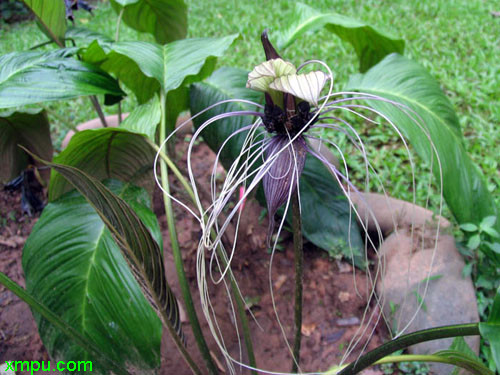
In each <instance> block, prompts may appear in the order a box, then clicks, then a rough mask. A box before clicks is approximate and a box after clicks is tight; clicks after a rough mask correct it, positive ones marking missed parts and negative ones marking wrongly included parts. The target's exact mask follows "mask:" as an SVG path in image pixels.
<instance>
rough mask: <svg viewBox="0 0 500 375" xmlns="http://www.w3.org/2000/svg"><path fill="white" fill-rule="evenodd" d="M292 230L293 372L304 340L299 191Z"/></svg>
mask: <svg viewBox="0 0 500 375" xmlns="http://www.w3.org/2000/svg"><path fill="white" fill-rule="evenodd" d="M292 215H293V218H292V231H293V249H294V255H295V309H294V312H295V339H294V344H293V363H292V372H293V373H296V372H297V371H298V369H299V362H300V342H301V340H302V281H303V268H304V267H303V262H304V251H303V240H302V218H301V216H300V204H299V191H298V189H295V192H294V193H293V194H292Z"/></svg>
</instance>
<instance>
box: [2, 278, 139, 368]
mask: <svg viewBox="0 0 500 375" xmlns="http://www.w3.org/2000/svg"><path fill="white" fill-rule="evenodd" d="M0 284H2V285H4V286H5V287H6V288H7V289H9V290H10V291H11V292H12V293H14V294H15V295H16V296H18V297H19V298H20V299H21V300H23V301H24V302H26V303H27V304H28V305H29V306H30V307H31V309H32V311H34V312H36V313H37V314H39V315H40V316H42V317H43V318H45V319H46V320H47V321H49V322H50V323H51V324H52V325H54V326H55V327H56V328H58V329H59V330H60V331H61V332H64V333H65V334H66V336H67V337H68V338H69V339H71V340H73V342H74V343H76V344H78V345H80V347H82V348H85V350H87V352H89V353H91V354H92V355H93V356H94V358H96V359H98V361H99V363H100V364H101V365H102V366H103V367H104V368H109V369H112V370H113V371H115V372H116V373H117V374H120V375H129V372H128V371H127V370H125V369H124V368H123V367H121V366H119V365H118V364H117V363H115V362H113V361H111V360H110V358H109V357H107V356H106V355H104V354H103V353H102V352H101V350H100V349H99V348H98V347H97V346H96V345H95V344H94V343H93V342H92V341H90V340H89V339H88V338H87V337H85V336H84V335H82V334H81V333H80V332H78V331H77V330H76V329H75V328H73V327H72V326H70V325H69V324H68V323H66V322H65V321H64V320H62V319H61V318H60V317H59V316H57V315H56V314H54V313H53V312H52V311H51V310H50V309H48V308H47V306H45V305H43V304H42V303H40V302H39V301H38V300H37V299H36V298H33V296H32V295H31V294H29V293H28V292H26V290H24V289H23V288H22V287H21V286H20V285H19V284H17V283H16V282H15V281H14V280H12V279H10V278H9V277H8V276H7V275H6V274H4V273H3V272H0Z"/></svg>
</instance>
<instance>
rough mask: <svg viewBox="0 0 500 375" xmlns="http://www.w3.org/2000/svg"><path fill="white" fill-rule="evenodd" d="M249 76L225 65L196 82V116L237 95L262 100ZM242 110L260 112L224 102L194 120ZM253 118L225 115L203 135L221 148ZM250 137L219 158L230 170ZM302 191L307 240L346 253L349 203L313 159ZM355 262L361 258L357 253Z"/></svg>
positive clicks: (355, 241)
mask: <svg viewBox="0 0 500 375" xmlns="http://www.w3.org/2000/svg"><path fill="white" fill-rule="evenodd" d="M247 74H248V73H247V72H246V71H244V70H241V69H235V68H221V69H219V70H217V71H216V72H214V73H213V74H212V76H210V77H209V78H208V79H206V80H205V81H203V82H199V83H195V84H193V85H192V86H191V89H190V103H191V104H190V105H191V114H193V115H194V114H196V113H198V112H200V111H201V110H203V109H205V108H207V107H208V106H209V105H211V104H214V103H216V102H218V101H221V100H225V99H236V98H237V99H246V100H251V101H253V102H260V101H261V100H262V95H261V94H259V93H258V92H256V91H253V90H249V89H246V88H245V84H246V80H247ZM242 110H255V107H253V106H250V105H248V104H244V103H227V104H223V105H220V106H217V107H215V108H213V109H211V110H209V111H207V112H206V113H204V114H202V115H200V116H199V117H198V118H196V119H195V120H194V124H195V126H196V127H199V126H200V125H201V124H202V123H203V122H204V121H206V120H208V119H209V118H211V117H213V116H215V115H217V114H220V113H227V112H232V111H242ZM253 121H254V119H253V118H252V117H250V116H246V117H234V118H228V119H223V120H220V121H218V122H217V123H215V124H213V125H211V126H209V127H208V128H207V129H206V130H205V131H203V132H202V136H203V139H204V140H205V141H206V142H207V144H208V145H209V146H210V148H211V149H212V150H214V151H218V150H219V149H220V147H221V145H222V143H223V142H224V141H225V140H226V139H227V138H228V137H229V136H230V135H231V134H232V133H234V132H235V131H236V130H238V129H240V128H242V127H243V126H245V125H250V124H252V122H253ZM245 136H246V132H242V133H240V134H238V135H236V136H234V137H232V138H231V140H229V141H228V143H227V144H226V146H225V147H224V149H222V152H221V154H220V161H221V163H222V165H223V166H224V167H225V168H226V169H227V168H229V167H230V166H231V164H232V163H233V161H234V160H235V159H236V158H237V157H238V155H239V154H240V150H241V148H242V146H243V142H244V139H245ZM316 187H317V189H316ZM300 189H301V190H300V192H301V199H302V202H305V203H302V204H303V207H307V209H304V210H303V213H302V215H303V217H302V223H303V231H304V235H305V236H306V238H307V239H308V240H310V241H311V242H313V243H314V244H315V245H317V246H318V247H321V248H323V249H325V250H327V251H329V252H332V253H338V252H339V251H343V252H344V253H347V251H348V246H347V244H348V243H349V239H348V232H347V230H346V228H348V226H349V218H348V216H349V215H348V212H349V205H348V202H347V200H346V199H345V197H344V196H342V194H341V192H340V189H339V187H338V184H337V182H336V181H335V180H334V179H333V177H332V176H331V174H330V173H329V172H328V171H327V170H326V169H325V167H323V165H321V163H320V162H318V161H317V160H315V159H314V158H310V157H308V158H307V161H306V164H305V167H304V171H303V172H302V177H301V180H300ZM326 197H328V198H329V199H326ZM331 197H338V199H330V198H331ZM325 201H328V203H325ZM261 203H263V202H261ZM325 204H326V205H325ZM352 223H353V224H354V225H353V226H352V227H351V238H350V241H351V244H352V247H353V248H354V249H355V251H356V249H359V246H360V244H361V237H360V234H359V230H358V227H357V226H356V224H355V223H354V221H353V222H352ZM356 260H358V258H357V257H356ZM358 264H359V262H358Z"/></svg>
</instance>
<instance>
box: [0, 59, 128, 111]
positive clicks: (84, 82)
mask: <svg viewBox="0 0 500 375" xmlns="http://www.w3.org/2000/svg"><path fill="white" fill-rule="evenodd" d="M73 51H74V49H61V50H57V51H51V52H33V51H30V52H13V53H8V54H6V55H3V56H1V57H0V108H8V107H16V106H21V105H25V104H33V103H40V102H45V101H50V100H61V99H72V98H76V97H78V96H84V95H97V94H111V95H115V96H121V95H125V94H124V93H123V91H122V90H121V89H120V87H119V86H118V83H117V82H116V80H114V79H113V78H112V77H111V76H109V75H108V74H107V73H106V72H104V71H103V70H101V69H99V68H97V67H95V66H93V65H90V64H87V63H84V62H81V61H77V60H75V59H73V58H68V57H67V56H68V55H69V54H70V53H72V52H73Z"/></svg>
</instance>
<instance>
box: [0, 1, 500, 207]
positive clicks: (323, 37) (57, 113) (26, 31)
mask: <svg viewBox="0 0 500 375" xmlns="http://www.w3.org/2000/svg"><path fill="white" fill-rule="evenodd" d="M187 2H188V5H189V37H202V36H223V35H227V34H230V33H235V32H237V33H240V35H241V39H240V40H239V41H238V42H237V43H236V45H235V46H234V48H233V50H232V51H231V53H228V54H226V56H224V57H222V58H221V59H219V66H223V65H229V66H238V67H242V68H245V69H248V70H250V69H252V67H253V66H255V65H256V64H258V63H259V62H261V61H262V59H263V53H262V47H261V45H260V39H259V35H260V33H261V31H262V30H263V29H264V28H266V27H267V28H269V29H270V31H271V38H272V31H273V30H277V29H278V28H279V27H280V25H287V19H288V17H290V15H291V13H292V10H293V2H290V1H285V0H278V1H272V2H271V1H251V0H238V1H236V0H232V1H230V0H211V1H207V0H203V1H194V0H188V1H187ZM304 2H305V3H307V4H308V5H310V6H313V7H315V8H316V9H318V10H320V11H325V12H326V11H335V12H337V13H340V14H344V15H347V16H351V17H354V18H357V19H360V20H362V21H364V22H367V23H369V24H371V25H373V26H376V27H378V28H379V29H382V30H386V31H388V32H390V33H392V34H394V35H398V36H400V37H402V38H403V39H405V41H406V42H407V44H406V52H405V53H406V55H407V56H409V57H411V58H413V59H415V60H417V61H418V62H419V63H421V64H422V65H424V66H425V67H426V68H427V69H428V70H429V71H430V72H431V74H432V75H433V76H434V77H436V79H438V81H439V82H440V83H441V85H442V88H443V90H444V91H445V93H446V94H447V95H448V97H449V98H450V100H451V101H452V102H453V104H454V106H455V109H456V111H457V113H458V116H459V118H460V123H461V126H462V130H463V133H464V136H465V140H466V146H467V149H468V151H469V153H470V155H471V157H472V159H473V160H474V161H475V162H476V163H477V164H478V165H479V166H480V168H481V169H482V170H483V171H484V173H485V175H486V178H487V181H488V186H489V189H490V191H492V192H498V189H499V187H500V175H499V166H498V161H497V153H498V151H497V148H498V145H499V144H500V127H498V124H499V123H500V48H499V35H500V18H495V17H493V16H492V14H491V12H492V11H494V10H498V9H495V8H494V4H493V2H485V1H480V0H473V1H469V0H460V1H449V0H440V1H431V0H427V1H420V2H416V1H415V2H408V1H405V0H397V1H391V2H380V1H377V0H368V1H362V2H354V1H347V0H342V1H335V2H333V1H327V0H316V1H304ZM94 13H95V16H94V17H91V16H90V15H88V14H86V13H83V12H79V14H78V15H77V20H76V25H82V26H86V27H89V28H91V29H93V30H96V31H99V32H102V33H105V34H107V35H109V36H114V34H115V27H116V26H115V24H116V20H117V16H116V14H115V13H114V12H113V10H112V9H111V7H110V6H109V3H107V2H102V3H101V5H100V6H99V8H98V9H96V10H95V11H94ZM0 22H1V21H0ZM137 39H141V40H152V38H151V37H150V36H149V35H144V34H138V33H137V32H135V31H133V30H132V29H130V28H128V27H126V26H124V25H122V27H121V33H120V40H137ZM45 40H46V39H45V36H44V35H43V34H42V33H40V32H39V31H38V29H37V27H36V25H35V24H34V22H32V21H31V22H24V23H21V24H16V25H12V26H11V25H6V24H2V25H1V28H0V54H4V53H7V52H11V51H19V50H26V49H28V48H30V47H32V46H34V45H36V44H39V43H41V42H43V41H45ZM46 48H50V47H46ZM283 56H284V57H286V58H287V59H289V60H291V61H293V62H295V63H300V62H302V61H304V60H305V59H309V58H318V59H322V60H324V61H326V62H327V63H328V64H329V66H330V67H331V68H332V69H333V71H334V74H335V88H336V89H337V90H339V89H341V88H342V87H343V85H344V84H345V83H346V82H347V79H348V77H349V75H350V74H353V73H356V72H357V60H356V56H355V54H354V50H353V49H352V47H351V46H350V45H349V44H347V43H344V42H342V41H341V40H340V39H339V38H337V37H336V36H335V35H334V34H331V33H329V32H327V31H326V30H322V31H320V32H318V33H316V34H314V35H310V36H307V37H304V38H302V39H301V40H299V41H297V42H296V43H294V44H293V45H292V46H290V47H289V48H288V49H287V50H286V51H283ZM134 105H135V103H134V100H133V98H132V97H131V96H129V98H127V100H126V101H125V103H124V110H125V111H127V110H130V109H131V108H133V106H134ZM46 107H47V109H48V111H49V115H50V119H51V122H52V124H53V129H54V132H53V134H54V141H55V143H56V146H58V145H59V144H60V141H61V139H62V138H63V137H64V134H65V133H66V131H67V130H68V129H69V128H72V127H74V126H75V125H77V124H78V123H81V122H83V121H85V120H88V119H91V118H94V117H96V115H95V113H94V111H93V109H92V107H91V106H90V102H89V100H88V99H86V98H81V99H77V100H73V101H68V102H64V103H62V102H57V103H49V104H47V105H46ZM116 111H117V108H116V106H114V107H108V108H105V112H106V114H112V113H116ZM360 125H361V126H363V127H364V128H363V129H362V131H364V132H366V134H369V136H370V144H371V146H372V147H371V149H372V150H373V151H372V154H371V156H370V159H371V160H372V161H373V163H374V164H376V166H377V171H378V172H379V174H380V176H381V178H382V180H383V181H384V182H385V185H386V186H390V187H391V188H390V192H391V194H392V195H394V196H396V197H399V198H403V199H410V200H411V196H412V192H411V191H410V190H409V189H408V186H410V185H409V182H410V175H409V174H408V173H407V170H408V168H407V164H408V162H407V160H406V159H405V156H404V153H402V152H401V149H400V148H399V147H398V146H397V145H396V144H397V139H396V138H395V137H394V135H391V134H388V132H387V131H386V130H385V129H384V128H380V127H372V126H366V125H362V124H360ZM329 137H331V138H332V139H333V140H336V141H339V139H338V138H337V136H336V135H335V134H330V135H329ZM339 142H341V143H342V141H341V140H340V141H339ZM346 150H347V151H346V153H347V154H348V155H349V163H350V166H352V167H353V173H354V177H355V178H357V179H358V180H359V181H361V175H362V159H361V158H360V157H359V156H355V155H354V153H353V152H352V151H353V150H352V149H349V148H347V149H346ZM350 154H352V155H350ZM424 177H425V176H422V175H419V179H418V181H419V185H418V186H417V194H418V195H419V197H420V198H421V199H420V201H422V199H423V197H424V196H425V194H424V193H426V188H425V185H426V181H427V179H426V178H424ZM496 195H497V200H498V194H496ZM436 202H437V197H436V196H435V195H434V196H433V199H432V202H431V203H434V206H435V205H436ZM447 216H449V214H448V215H447Z"/></svg>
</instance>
